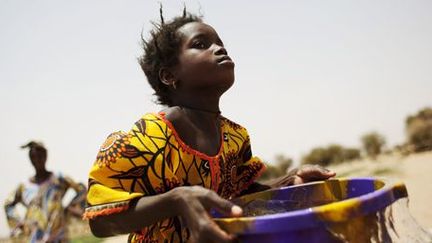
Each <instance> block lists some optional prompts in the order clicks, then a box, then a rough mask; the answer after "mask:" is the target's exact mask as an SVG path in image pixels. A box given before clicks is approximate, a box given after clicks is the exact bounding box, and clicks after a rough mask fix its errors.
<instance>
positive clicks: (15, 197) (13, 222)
mask: <svg viewBox="0 0 432 243" xmlns="http://www.w3.org/2000/svg"><path fill="white" fill-rule="evenodd" d="M21 191H22V185H19V186H18V188H17V189H16V190H15V191H13V192H12V193H11V194H10V195H9V197H8V198H7V199H6V201H5V203H4V209H5V213H6V218H7V221H8V224H9V228H10V229H11V235H12V236H13V235H15V233H16V231H17V230H19V229H21V228H22V227H23V223H22V219H20V218H19V217H18V215H17V214H16V210H15V206H16V205H17V204H18V203H20V202H21V198H22V196H21V194H22V193H21Z"/></svg>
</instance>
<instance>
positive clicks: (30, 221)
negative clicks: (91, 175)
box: [5, 141, 86, 242]
mask: <svg viewBox="0 0 432 243" xmlns="http://www.w3.org/2000/svg"><path fill="white" fill-rule="evenodd" d="M21 148H23V149H26V148H28V149H29V157H30V161H31V163H32V165H33V167H34V169H35V172H36V173H35V175H34V176H32V177H31V178H29V179H28V180H27V181H26V182H24V183H21V184H19V185H18V187H17V189H15V191H13V192H12V193H11V195H10V196H9V197H8V199H7V200H6V202H5V210H6V216H7V221H8V224H9V227H10V229H11V234H10V236H11V238H18V237H20V238H21V237H22V238H24V239H26V240H28V242H68V238H67V228H66V219H67V217H68V216H69V215H70V216H76V217H81V215H82V213H83V209H84V207H85V194H86V187H85V186H84V185H83V184H82V183H75V182H74V181H73V180H72V179H70V178H69V177H66V176H63V175H62V174H57V173H56V174H55V173H53V172H51V171H48V170H47V169H46V167H45V163H46V160H47V150H46V148H45V147H44V146H43V145H42V144H41V143H38V142H34V141H32V142H29V143H28V144H26V145H24V146H22V147H21ZM69 188H72V189H74V190H75V192H76V195H75V197H74V198H73V199H72V201H71V202H70V203H69V205H68V206H67V207H63V205H62V200H63V197H64V196H65V194H66V191H67V190H68V189H69ZM19 203H21V204H22V205H23V206H24V207H25V210H26V212H25V216H24V218H22V217H20V216H19V215H18V213H17V212H16V206H17V205H18V204H19Z"/></svg>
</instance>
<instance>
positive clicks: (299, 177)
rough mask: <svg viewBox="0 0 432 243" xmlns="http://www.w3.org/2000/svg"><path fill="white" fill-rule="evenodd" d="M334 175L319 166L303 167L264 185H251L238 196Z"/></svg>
mask: <svg viewBox="0 0 432 243" xmlns="http://www.w3.org/2000/svg"><path fill="white" fill-rule="evenodd" d="M335 175H336V173H335V172H333V171H330V170H327V169H326V168H324V167H321V166H319V165H303V166H301V167H300V168H296V169H293V170H291V171H289V172H288V173H287V174H286V175H284V176H281V177H279V178H276V179H273V180H270V181H268V182H267V183H266V184H260V183H258V182H254V183H252V184H251V185H250V186H249V187H248V188H247V189H246V190H244V191H242V192H241V193H240V196H242V195H246V194H251V193H254V192H260V191H264V190H267V189H271V188H279V187H284V186H291V185H298V184H303V183H307V182H311V181H320V180H327V179H329V178H331V177H333V176H335Z"/></svg>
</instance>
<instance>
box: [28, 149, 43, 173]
mask: <svg viewBox="0 0 432 243" xmlns="http://www.w3.org/2000/svg"><path fill="white" fill-rule="evenodd" d="M46 160H47V153H46V152H42V151H40V150H37V149H31V150H30V161H31V162H32V165H33V166H34V168H35V169H36V170H43V169H45V162H46Z"/></svg>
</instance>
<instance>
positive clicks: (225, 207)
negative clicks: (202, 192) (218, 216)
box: [205, 191, 243, 217]
mask: <svg viewBox="0 0 432 243" xmlns="http://www.w3.org/2000/svg"><path fill="white" fill-rule="evenodd" d="M205 201H206V202H205V204H206V205H205V206H206V208H215V209H216V210H218V211H219V212H220V213H223V214H225V215H230V216H234V217H238V216H241V215H242V213H243V210H242V209H241V208H240V207H239V206H237V205H235V204H234V203H232V202H230V201H228V200H225V199H223V198H221V197H219V195H217V194H216V193H215V192H214V191H209V193H208V195H207V197H206V200H205Z"/></svg>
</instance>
